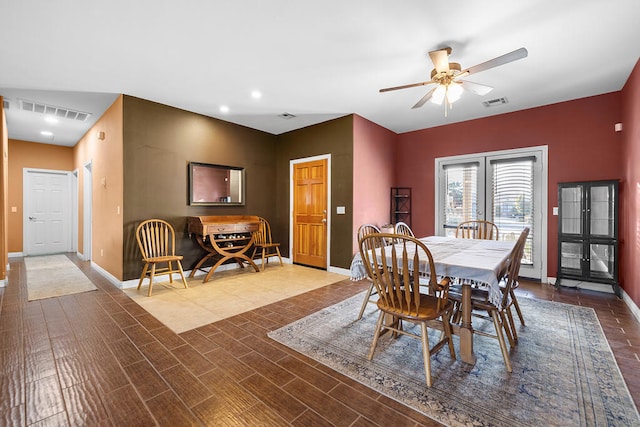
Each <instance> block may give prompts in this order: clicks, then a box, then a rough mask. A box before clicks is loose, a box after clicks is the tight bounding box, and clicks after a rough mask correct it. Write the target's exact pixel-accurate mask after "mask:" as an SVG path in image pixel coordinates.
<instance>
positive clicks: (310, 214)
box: [293, 159, 328, 269]
mask: <svg viewBox="0 0 640 427" xmlns="http://www.w3.org/2000/svg"><path fill="white" fill-rule="evenodd" d="M327 180H328V177H327V160H326V159H322V160H314V161H310V162H306V163H297V164H294V166H293V187H294V193H293V262H294V263H297V264H305V265H309V266H312V267H319V268H325V269H326V268H327Z"/></svg>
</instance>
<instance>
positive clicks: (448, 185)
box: [442, 162, 484, 236]
mask: <svg viewBox="0 0 640 427" xmlns="http://www.w3.org/2000/svg"><path fill="white" fill-rule="evenodd" d="M442 178H443V184H444V190H445V191H444V194H445V200H444V203H443V207H444V235H445V236H455V234H456V227H457V226H458V224H460V223H461V222H463V221H470V220H474V219H484V218H482V217H480V216H479V213H480V211H479V210H478V203H479V202H480V203H483V200H481V198H480V194H479V182H478V180H479V178H480V163H479V162H470V163H461V164H449V165H445V166H444V167H443V171H442Z"/></svg>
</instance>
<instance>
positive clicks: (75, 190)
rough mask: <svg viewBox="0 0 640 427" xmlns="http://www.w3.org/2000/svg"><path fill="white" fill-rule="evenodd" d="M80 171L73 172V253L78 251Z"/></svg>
mask: <svg viewBox="0 0 640 427" xmlns="http://www.w3.org/2000/svg"><path fill="white" fill-rule="evenodd" d="M79 191H80V185H79V183H78V169H74V170H73V171H72V172H71V251H70V252H77V251H78V194H79Z"/></svg>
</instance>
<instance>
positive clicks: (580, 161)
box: [396, 92, 627, 277]
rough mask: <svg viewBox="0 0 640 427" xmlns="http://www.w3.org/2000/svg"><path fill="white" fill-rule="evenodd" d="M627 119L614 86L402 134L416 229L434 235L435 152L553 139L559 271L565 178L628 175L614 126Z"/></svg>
mask: <svg viewBox="0 0 640 427" xmlns="http://www.w3.org/2000/svg"><path fill="white" fill-rule="evenodd" d="M435 113H436V112H435V111H434V114H435ZM452 114H455V111H454V112H453V113H452ZM621 119H622V112H621V95H620V92H614V93H609V94H605V95H600V96H593V97H589V98H583V99H578V100H574V101H568V102H562V103H558V104H553V105H548V106H544V107H538V108H532V109H529V110H523V111H517V112H514V113H508V114H501V115H497V116H492V117H488V118H484V119H478V120H471V121H467V122H462V123H456V124H451V125H448V126H440V127H436V128H431V129H424V130H420V131H415V132H410V133H405V134H401V135H399V143H398V159H397V163H396V165H397V168H396V173H397V181H396V184H397V185H398V186H407V187H413V192H412V196H413V200H412V210H413V215H412V216H413V229H414V232H416V234H419V235H429V234H434V224H435V212H434V201H435V194H434V193H435V189H434V185H435V175H434V167H435V162H434V159H435V158H438V157H445V156H454V155H459V154H470V153H480V152H488V151H497V150H505V149H511V148H522V147H532V146H540V145H547V146H548V147H549V187H548V193H549V194H548V208H549V212H548V220H549V222H548V234H547V241H548V247H547V250H548V256H547V274H548V276H550V277H555V275H556V268H557V253H558V248H557V237H556V236H557V233H558V217H557V216H553V215H552V212H551V209H552V208H553V207H554V206H558V189H557V187H558V183H559V182H566V181H588V180H599V179H622V178H623V173H622V170H621V168H620V161H621V155H622V154H621V144H622V141H621V136H620V134H618V133H616V132H614V124H615V123H618V122H620V121H621ZM625 191H627V186H626V185H625V183H624V182H623V183H622V185H621V192H625Z"/></svg>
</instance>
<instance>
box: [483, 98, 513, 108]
mask: <svg viewBox="0 0 640 427" xmlns="http://www.w3.org/2000/svg"><path fill="white" fill-rule="evenodd" d="M508 102H509V101H507V98H496V99H491V100H489V101H484V102H483V103H482V105H484V106H485V107H487V108H489V107H497V106H498V105H503V104H507V103H508Z"/></svg>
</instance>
